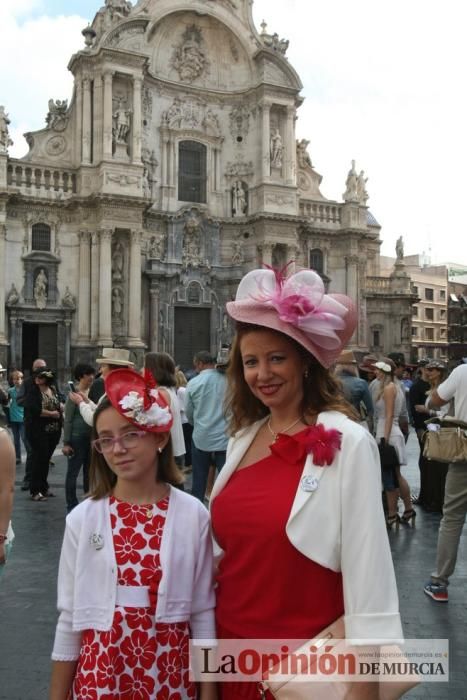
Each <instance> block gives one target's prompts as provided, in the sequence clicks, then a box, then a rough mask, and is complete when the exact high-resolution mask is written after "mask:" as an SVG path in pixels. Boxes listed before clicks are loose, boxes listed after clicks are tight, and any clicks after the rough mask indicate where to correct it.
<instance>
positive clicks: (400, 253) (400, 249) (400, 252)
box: [396, 236, 404, 261]
mask: <svg viewBox="0 0 467 700" xmlns="http://www.w3.org/2000/svg"><path fill="white" fill-rule="evenodd" d="M396 255H397V260H398V261H402V260H404V239H403V237H402V236H399V238H398V239H397V242H396Z"/></svg>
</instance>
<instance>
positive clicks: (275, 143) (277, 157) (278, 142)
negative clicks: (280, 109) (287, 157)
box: [270, 129, 284, 168]
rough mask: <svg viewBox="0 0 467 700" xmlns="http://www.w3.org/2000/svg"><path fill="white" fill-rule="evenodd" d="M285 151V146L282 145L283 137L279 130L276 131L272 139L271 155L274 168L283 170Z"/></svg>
mask: <svg viewBox="0 0 467 700" xmlns="http://www.w3.org/2000/svg"><path fill="white" fill-rule="evenodd" d="M283 151H284V146H283V144H282V137H281V135H280V132H279V129H274V131H273V132H272V134H271V139H270V155H271V167H272V168H282V154H283Z"/></svg>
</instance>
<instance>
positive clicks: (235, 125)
mask: <svg viewBox="0 0 467 700" xmlns="http://www.w3.org/2000/svg"><path fill="white" fill-rule="evenodd" d="M229 120H230V133H231V134H232V136H233V137H234V139H238V138H244V137H245V136H246V135H247V134H248V130H249V128H250V111H249V109H248V108H247V107H245V106H243V105H239V106H238V107H234V108H233V110H232V111H231V112H230V114H229Z"/></svg>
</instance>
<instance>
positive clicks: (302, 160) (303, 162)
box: [297, 139, 313, 168]
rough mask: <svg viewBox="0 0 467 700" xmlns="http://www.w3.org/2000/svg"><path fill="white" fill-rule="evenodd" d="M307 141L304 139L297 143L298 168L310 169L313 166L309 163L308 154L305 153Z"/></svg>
mask: <svg viewBox="0 0 467 700" xmlns="http://www.w3.org/2000/svg"><path fill="white" fill-rule="evenodd" d="M309 143H310V142H309V141H307V140H306V139H302V140H301V141H297V160H298V166H299V167H300V168H306V167H310V168H312V167H313V165H312V163H311V158H310V154H309V153H308V151H307V148H308V145H309Z"/></svg>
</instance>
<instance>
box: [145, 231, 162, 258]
mask: <svg viewBox="0 0 467 700" xmlns="http://www.w3.org/2000/svg"><path fill="white" fill-rule="evenodd" d="M166 248H167V242H166V238H165V236H164V235H163V234H162V233H158V234H156V235H154V236H151V238H150V239H149V241H148V242H147V256H148V258H152V259H153V260H165V257H166Z"/></svg>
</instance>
